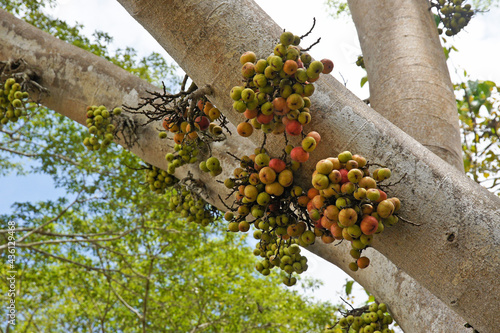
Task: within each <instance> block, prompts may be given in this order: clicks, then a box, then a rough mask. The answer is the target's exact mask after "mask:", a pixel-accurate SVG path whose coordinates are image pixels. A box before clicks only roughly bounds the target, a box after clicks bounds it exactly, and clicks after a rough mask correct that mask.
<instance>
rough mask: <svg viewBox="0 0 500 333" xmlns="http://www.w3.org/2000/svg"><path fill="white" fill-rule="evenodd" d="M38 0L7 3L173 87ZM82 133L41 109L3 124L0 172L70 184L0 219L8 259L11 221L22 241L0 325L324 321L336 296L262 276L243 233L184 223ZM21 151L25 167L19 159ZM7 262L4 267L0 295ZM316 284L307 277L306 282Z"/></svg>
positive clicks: (223, 325)
mask: <svg viewBox="0 0 500 333" xmlns="http://www.w3.org/2000/svg"><path fill="white" fill-rule="evenodd" d="M3 5H5V6H6V8H7V9H9V8H10V7H9V3H4V4H3ZM23 6H24V7H23ZM40 6H41V3H38V2H32V3H26V2H24V3H23V4H22V5H21V3H18V4H15V7H12V8H11V9H12V10H15V11H16V13H17V14H18V15H20V16H23V17H24V18H25V19H26V20H28V21H30V20H31V19H33V20H32V23H34V24H37V25H38V26H39V27H40V28H41V29H44V30H48V31H51V32H53V33H55V34H56V35H58V37H59V38H61V39H63V40H67V41H69V42H71V43H73V44H74V45H77V46H79V47H82V48H83V49H85V50H90V51H92V52H95V53H96V54H98V55H99V56H101V57H104V58H105V59H107V60H108V61H110V62H112V63H114V64H116V65H118V66H120V67H124V68H126V69H128V70H130V72H132V73H134V74H135V75H137V76H138V77H141V78H143V79H145V80H148V81H150V82H155V83H157V84H161V83H160V80H166V82H167V83H169V85H170V86H171V87H175V86H176V85H178V83H177V84H176V82H178V79H177V78H176V76H175V74H174V73H173V67H172V66H167V65H166V63H165V62H164V60H163V59H162V58H160V57H159V56H158V55H157V54H153V55H151V56H149V57H147V58H144V59H142V60H140V61H138V60H136V57H135V56H134V54H135V51H134V50H133V49H130V48H129V49H127V50H126V51H124V52H121V51H119V52H118V53H117V54H115V55H111V54H110V53H109V51H108V49H107V47H108V42H109V40H110V37H109V36H107V35H106V34H104V33H97V34H96V35H95V38H96V40H95V41H90V40H89V39H87V38H85V37H82V36H81V33H80V31H79V30H80V29H81V26H77V27H72V26H68V25H66V24H65V23H64V22H61V21H59V20H53V19H51V18H49V17H47V16H45V15H44V14H43V12H41V11H40ZM56 29H57V30H56ZM160 75H161V76H160ZM86 132H87V129H86V128H84V127H83V126H80V125H79V124H77V123H75V122H73V121H71V120H70V119H68V118H66V117H64V116H61V115H58V114H57V113H55V112H53V111H50V110H48V109H46V108H44V107H36V108H35V107H34V108H33V110H31V114H30V117H29V118H27V119H24V121H20V122H19V123H18V124H13V125H11V126H4V127H2V129H1V133H2V141H1V143H0V150H1V151H2V153H1V154H2V168H1V172H2V173H4V174H5V173H9V172H17V173H20V174H26V173H32V174H40V175H43V174H46V175H50V176H51V177H52V178H53V179H54V183H55V185H56V186H57V187H59V188H62V189H64V191H65V193H66V197H65V198H60V199H59V200H56V201H42V202H36V203H32V202H25V203H18V204H16V205H15V206H14V207H13V213H12V214H3V215H1V217H0V221H1V223H2V230H1V232H0V237H2V242H1V245H0V251H1V254H2V255H1V257H2V260H3V262H6V261H7V255H8V252H7V251H6V245H7V244H6V243H7V241H6V239H7V238H6V236H7V234H8V231H9V229H8V228H7V222H8V221H16V222H17V226H18V228H17V230H16V232H17V234H18V235H20V238H21V237H22V238H23V239H24V240H23V241H21V240H20V239H19V243H18V250H19V256H18V259H17V261H16V268H17V270H18V276H17V297H16V300H17V302H18V303H17V310H18V314H17V319H18V322H17V325H16V326H13V325H9V323H7V324H6V325H5V326H4V327H1V328H0V329H1V330H2V332H10V331H16V332H48V331H50V332H77V331H88V332H108V331H121V332H137V331H143V332H151V331H154V332H193V333H194V332H201V331H205V332H207V331H223V330H226V331H238V332H257V331H260V332H262V331H266V332H284V331H290V330H294V331H299V332H300V331H301V332H310V331H320V330H321V329H322V328H323V327H324V325H325V324H326V323H327V322H328V321H329V320H330V318H331V313H332V312H333V311H334V307H333V306H332V305H331V304H329V303H323V302H317V303H313V302H310V301H307V300H305V299H304V298H303V297H301V296H299V295H298V293H297V292H289V291H287V290H284V289H283V288H282V287H280V286H279V284H280V283H281V282H280V281H279V280H277V279H273V280H268V279H264V278H263V277H261V276H260V275H257V274H256V272H255V271H254V268H253V266H254V260H253V259H252V257H251V256H249V255H248V252H250V251H251V250H250V249H249V248H248V245H247V243H246V241H245V240H244V238H245V237H239V236H237V235H236V236H235V235H234V234H229V233H226V232H224V231H223V228H222V226H220V225H219V227H218V228H203V227H200V226H199V225H194V224H189V223H187V222H186V221H185V220H184V219H179V218H178V216H176V215H175V214H174V213H172V211H170V210H168V209H166V207H168V205H169V202H170V197H171V196H174V195H176V193H175V192H169V193H167V194H165V195H158V194H155V193H152V192H151V191H150V190H149V188H148V187H147V186H146V182H145V180H144V179H145V177H144V163H143V162H141V160H140V159H139V158H137V157H136V156H135V155H133V154H132V153H130V152H128V151H127V150H124V149H123V148H121V147H118V146H116V147H111V148H110V149H109V150H108V152H107V154H102V155H101V154H88V153H87V152H86V149H85V147H84V146H83V145H82V140H83V137H84V136H85V135H86ZM27 158H29V159H30V160H31V163H30V164H31V165H32V166H33V167H32V168H27V167H26V166H25V165H24V164H23V162H24V161H26V159H27ZM7 271H8V269H7V266H5V265H3V266H2V281H3V282H4V283H2V284H1V285H2V292H3V293H4V294H5V293H7V290H8V287H7V286H8V283H7V281H6V277H7V276H8V274H7ZM315 286H316V282H315V281H304V288H305V290H312V289H314V288H315ZM304 317H307V318H311V319H312V320H304V319H303V318H304Z"/></svg>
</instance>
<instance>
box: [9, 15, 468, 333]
mask: <svg viewBox="0 0 500 333" xmlns="http://www.w3.org/2000/svg"><path fill="white" fill-rule="evenodd" d="M0 19H1V22H3V24H2V25H0V60H7V59H9V58H19V57H23V59H25V60H26V61H27V62H28V63H29V64H32V65H34V67H35V69H36V72H37V74H39V75H40V78H41V83H43V85H44V86H45V87H46V88H48V89H49V95H48V97H46V98H43V99H42V103H43V104H44V105H46V106H48V107H50V108H53V109H55V111H57V112H59V113H61V114H64V115H66V116H67V117H69V118H71V119H73V120H76V121H78V122H80V123H81V124H85V114H86V112H85V108H86V106H88V105H91V104H99V105H100V104H103V103H104V104H106V105H108V106H117V105H120V104H122V103H125V104H128V105H131V106H135V105H137V104H138V102H139V98H140V96H142V95H143V94H145V91H146V90H147V91H154V90H157V88H156V87H154V86H152V85H149V84H148V83H146V82H144V81H142V80H140V79H138V78H137V77H136V76H134V75H132V74H130V73H128V72H126V71H124V70H122V69H120V68H117V67H116V66H114V65H112V64H110V63H109V62H108V61H106V60H105V59H102V58H99V57H97V56H95V55H92V54H89V53H88V52H86V51H84V50H81V49H79V48H77V47H75V46H72V45H68V44H67V43H64V42H62V41H60V40H58V39H56V38H54V37H53V36H51V35H48V34H46V33H44V32H42V31H40V30H38V29H36V28H34V27H32V26H31V25H29V24H27V23H25V22H23V21H21V20H18V19H16V18H14V17H13V16H12V15H10V14H8V13H6V12H4V11H2V10H0ZM95 87H99V89H96V88H95ZM135 119H136V121H137V122H139V123H140V122H143V121H144V120H145V119H144V118H141V117H135ZM155 126H156V125H155V124H150V125H148V126H146V127H143V128H142V129H141V132H140V133H138V135H139V139H140V141H139V143H138V145H137V146H135V147H134V148H133V151H134V152H135V153H136V154H138V155H139V156H141V157H142V158H143V159H144V160H145V161H147V162H149V163H151V164H154V165H156V166H158V167H162V168H165V167H166V165H165V160H164V155H165V153H166V152H167V150H166V149H167V148H166V144H165V142H162V141H160V140H159V139H158V137H157V135H156V133H157V132H156V129H155V128H154V127H155ZM233 131H234V130H233ZM252 144H253V143H251V142H249V141H248V140H247V139H244V138H241V137H239V136H233V137H231V138H230V140H228V142H226V143H224V144H218V145H216V146H215V147H213V153H214V154H215V156H218V157H219V158H220V159H224V160H223V161H224V162H223V164H224V167H225V173H230V172H231V170H232V169H233V168H234V167H236V163H235V161H234V160H233V159H232V158H231V159H228V158H227V157H228V155H227V154H226V151H233V152H234V151H237V149H238V147H243V149H246V147H248V146H251V145H252ZM242 153H245V151H242ZM231 163H233V164H234V165H233V164H231ZM181 169H182V170H178V171H181V172H182V171H184V172H183V173H181V174H178V175H177V176H184V175H185V174H186V172H187V170H189V171H191V172H192V173H194V174H195V176H196V177H198V176H202V180H203V182H204V183H205V185H206V189H207V193H206V194H207V200H208V202H209V203H211V204H212V205H214V206H217V207H218V208H219V209H221V210H224V207H223V205H222V203H221V202H220V200H218V197H217V194H221V195H222V194H224V193H227V190H226V189H225V187H224V186H222V185H221V184H220V183H218V182H216V180H215V179H214V178H212V177H206V175H204V174H202V175H200V174H199V172H198V170H197V169H198V168H197V167H194V168H190V167H189V165H188V166H187V169H185V168H181ZM222 179H223V178H222ZM308 249H309V250H312V251H313V252H315V253H317V254H319V255H321V256H323V257H325V258H328V260H329V261H330V262H332V263H334V264H335V265H337V266H339V267H341V268H342V269H343V270H345V271H347V272H348V273H349V274H350V275H351V276H352V277H353V278H354V279H355V280H357V281H358V282H359V283H360V284H361V285H363V286H365V287H366V288H367V289H368V290H370V292H372V293H373V294H374V295H375V296H376V298H377V299H378V300H379V301H382V302H387V303H389V305H390V307H391V313H392V314H393V315H394V317H395V319H396V320H397V321H398V323H399V324H400V325H401V326H402V327H403V329H404V330H405V331H407V332H414V331H418V330H419V329H421V328H422V327H428V328H429V330H430V329H434V330H436V331H438V332H445V331H446V330H448V329H450V330H452V331H453V332H467V331H468V330H466V329H465V328H464V327H463V323H465V320H463V319H462V318H460V317H459V316H458V315H457V314H456V313H455V312H454V311H452V310H451V309H449V308H448V306H446V305H445V304H444V303H442V302H441V301H440V300H439V299H437V298H436V297H435V296H434V295H432V294H431V293H430V292H429V291H428V290H427V289H425V288H423V287H421V286H420V284H418V283H417V282H416V281H415V280H414V279H413V278H411V277H410V276H409V275H407V274H405V273H404V272H403V271H402V270H401V269H399V268H398V267H396V266H395V265H394V264H393V263H391V262H390V261H389V260H388V259H387V258H385V257H384V256H383V255H381V254H380V253H379V252H377V251H375V250H373V251H371V253H370V255H369V256H370V258H371V261H372V263H373V264H372V266H371V267H370V268H369V269H366V270H360V271H358V272H356V273H354V272H352V271H350V270H349V269H348V267H347V265H348V263H349V262H350V261H351V260H352V259H351V257H350V255H349V254H348V246H347V244H346V243H344V244H341V245H339V246H332V245H324V244H322V243H321V241H318V243H317V244H315V245H314V246H312V247H310V248H308ZM380 281H384V283H380ZM415 304H418V307H419V311H414V306H415ZM435 313H439V316H435V315H434V314H435ZM443 318H445V319H446V320H442V319H443ZM422 325H425V326H422Z"/></svg>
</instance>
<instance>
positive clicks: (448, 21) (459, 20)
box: [433, 0, 474, 36]
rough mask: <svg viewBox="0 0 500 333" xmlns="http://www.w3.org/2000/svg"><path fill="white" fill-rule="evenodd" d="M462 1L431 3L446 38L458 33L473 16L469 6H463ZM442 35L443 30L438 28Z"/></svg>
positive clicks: (446, 0)
mask: <svg viewBox="0 0 500 333" xmlns="http://www.w3.org/2000/svg"><path fill="white" fill-rule="evenodd" d="M464 2H465V1H464V0H438V1H433V6H435V7H436V8H437V10H438V16H439V17H440V19H441V22H442V23H443V26H444V29H445V34H446V36H454V35H456V34H458V33H459V32H460V30H462V29H463V28H464V27H465V26H467V24H469V21H470V20H471V18H472V16H474V10H473V9H471V5H470V4H465V5H464ZM438 30H439V33H440V34H441V33H443V28H439V29H438Z"/></svg>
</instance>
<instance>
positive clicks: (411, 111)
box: [348, 0, 464, 171]
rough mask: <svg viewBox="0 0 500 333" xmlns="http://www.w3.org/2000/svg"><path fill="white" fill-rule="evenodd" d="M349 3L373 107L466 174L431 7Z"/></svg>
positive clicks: (390, 0)
mask: <svg viewBox="0 0 500 333" xmlns="http://www.w3.org/2000/svg"><path fill="white" fill-rule="evenodd" d="M348 3H349V9H350V11H351V14H352V19H353V21H354V23H355V25H356V30H357V32H358V38H359V42H360V44H361V49H362V51H363V58H364V62H365V66H366V71H367V73H368V80H369V86H370V105H371V106H372V107H373V108H374V109H375V110H377V112H379V113H380V114H381V115H383V116H384V117H385V118H387V119H388V120H390V121H391V122H392V123H393V124H394V125H396V126H398V127H399V128H401V129H402V130H403V131H405V132H406V133H407V134H409V135H410V136H412V137H413V138H414V139H415V140H417V141H418V142H420V143H421V144H422V145H424V146H425V147H426V148H428V149H429V150H431V151H432V152H433V153H435V154H437V155H438V156H439V157H441V158H442V159H444V160H445V161H447V162H448V163H450V164H451V165H453V166H455V167H456V168H457V169H458V170H460V171H463V170H464V166H463V159H462V144H461V140H460V127H459V124H458V113H457V105H456V101H455V95H454V93H453V85H452V83H451V79H450V75H449V73H448V67H447V66H446V58H445V55H444V52H443V47H442V46H441V43H440V41H439V37H438V34H437V27H436V23H435V22H434V18H433V17H432V12H431V11H430V10H429V8H430V5H429V2H428V1H422V0H384V1H363V0H349V1H348ZM374 13H376V14H375V15H374Z"/></svg>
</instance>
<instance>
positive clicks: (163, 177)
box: [145, 164, 178, 194]
mask: <svg viewBox="0 0 500 333" xmlns="http://www.w3.org/2000/svg"><path fill="white" fill-rule="evenodd" d="M145 177H146V182H147V183H148V184H149V188H150V189H151V191H154V192H156V193H157V194H164V193H165V190H166V189H167V188H168V187H172V186H173V185H174V184H176V183H177V182H178V179H177V178H175V177H174V176H171V175H170V174H169V173H168V172H167V171H165V170H162V169H160V168H157V167H155V166H153V165H149V164H148V165H147V166H146V172H145Z"/></svg>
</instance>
